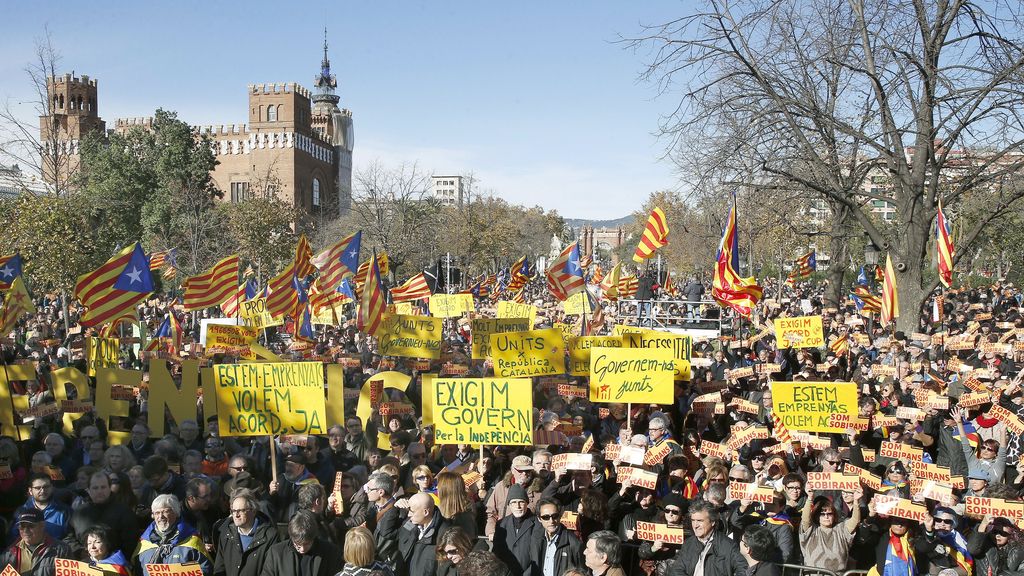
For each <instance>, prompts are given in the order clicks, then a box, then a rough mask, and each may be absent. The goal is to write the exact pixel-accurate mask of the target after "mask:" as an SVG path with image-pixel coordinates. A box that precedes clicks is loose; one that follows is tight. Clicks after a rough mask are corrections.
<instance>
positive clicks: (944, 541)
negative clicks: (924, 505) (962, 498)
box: [922, 506, 974, 576]
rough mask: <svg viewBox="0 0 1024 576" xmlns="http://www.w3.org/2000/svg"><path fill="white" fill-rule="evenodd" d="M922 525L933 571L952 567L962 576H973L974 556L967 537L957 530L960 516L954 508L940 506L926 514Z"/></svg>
mask: <svg viewBox="0 0 1024 576" xmlns="http://www.w3.org/2000/svg"><path fill="white" fill-rule="evenodd" d="M922 525H923V527H924V539H925V543H926V546H925V548H926V550H927V551H928V552H927V555H928V562H929V565H930V566H931V569H932V572H933V573H934V572H936V571H938V570H941V569H944V568H951V569H953V570H956V571H957V574H959V575H960V576H972V574H973V571H974V557H973V556H972V555H971V552H970V550H969V549H968V547H967V539H966V538H964V536H963V534H961V533H960V532H959V531H958V530H957V529H958V528H959V526H960V516H959V515H957V513H956V512H955V511H954V510H953V509H952V508H948V507H946V506H938V507H936V508H935V511H934V512H932V514H930V515H927V516H925V519H924V521H923V522H922Z"/></svg>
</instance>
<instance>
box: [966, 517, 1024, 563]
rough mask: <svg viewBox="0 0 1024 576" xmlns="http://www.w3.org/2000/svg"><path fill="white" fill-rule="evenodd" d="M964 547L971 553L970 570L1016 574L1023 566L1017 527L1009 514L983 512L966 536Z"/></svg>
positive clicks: (1022, 549) (1023, 554) (1023, 560)
mask: <svg viewBox="0 0 1024 576" xmlns="http://www.w3.org/2000/svg"><path fill="white" fill-rule="evenodd" d="M967 547H968V548H969V549H970V550H971V555H972V556H973V557H974V573H975V574H978V575H979V576H988V574H1019V573H1020V572H1021V571H1022V570H1024V545H1022V544H1021V541H1020V530H1019V529H1018V528H1017V526H1016V525H1015V524H1014V523H1013V521H1012V520H1010V519H1009V518H995V519H993V518H992V516H990V515H986V516H985V518H983V519H982V521H981V523H980V524H978V526H977V527H976V528H975V529H974V530H972V531H971V533H970V535H969V536H968V537H967Z"/></svg>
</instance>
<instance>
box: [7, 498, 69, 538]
mask: <svg viewBox="0 0 1024 576" xmlns="http://www.w3.org/2000/svg"><path fill="white" fill-rule="evenodd" d="M35 507H36V500H35V498H32V497H31V496H29V498H28V500H27V501H26V502H25V504H24V505H23V506H22V507H21V508H18V509H17V510H15V512H14V517H15V518H17V517H18V515H19V514H21V511H22V510H31V509H32V508H35ZM43 519H44V520H46V533H47V534H49V535H50V536H52V537H53V539H54V540H63V539H64V537H65V536H67V534H68V521H69V520H71V508H69V507H68V506H67V505H65V504H62V503H60V502H57V501H56V500H50V503H49V504H47V505H46V508H44V509H43ZM18 538H19V534H18V525H17V524H12V525H11V532H10V534H9V535H8V538H7V541H8V542H16V541H17V540H18Z"/></svg>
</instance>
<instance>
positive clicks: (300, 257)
mask: <svg viewBox="0 0 1024 576" xmlns="http://www.w3.org/2000/svg"><path fill="white" fill-rule="evenodd" d="M312 257H313V248H311V247H310V245H309V240H306V236H305V234H303V235H302V236H300V237H299V243H298V245H296V246H295V259H294V260H292V261H291V263H289V264H288V266H287V267H286V268H285V269H284V270H282V271H281V273H280V274H278V275H277V276H274V277H273V278H271V279H270V282H269V283H268V287H269V288H270V296H268V297H267V311H268V312H270V315H271V316H274V317H277V318H283V317H284V316H285V315H286V314H290V313H291V312H293V311H294V310H295V309H296V308H297V307H298V305H299V293H298V291H297V290H296V289H295V279H296V278H299V279H304V278H306V277H307V276H309V275H310V274H312V273H313V272H316V267H314V266H313V264H311V263H310V262H309V259H310V258H312Z"/></svg>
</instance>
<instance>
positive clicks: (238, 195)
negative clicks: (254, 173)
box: [231, 182, 249, 202]
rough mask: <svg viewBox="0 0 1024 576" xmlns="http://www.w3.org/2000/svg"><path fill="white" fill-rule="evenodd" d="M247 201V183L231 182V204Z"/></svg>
mask: <svg viewBox="0 0 1024 576" xmlns="http://www.w3.org/2000/svg"><path fill="white" fill-rule="evenodd" d="M248 199H249V183H248V182H232V183H231V201H232V202H244V201H246V200H248Z"/></svg>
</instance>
